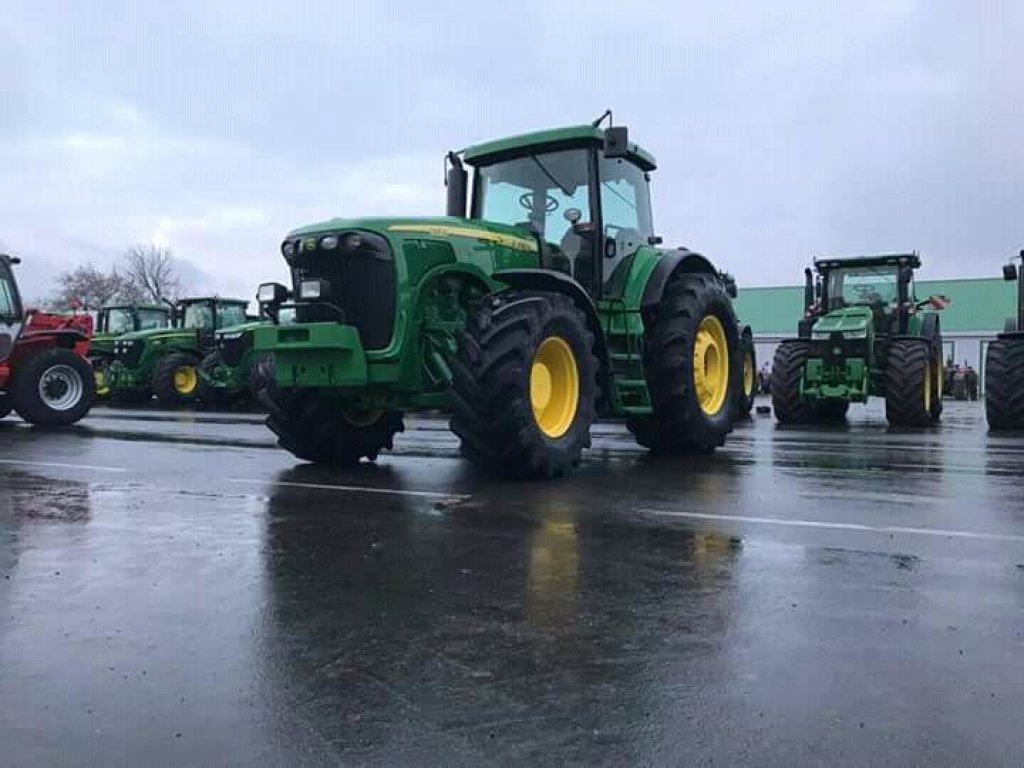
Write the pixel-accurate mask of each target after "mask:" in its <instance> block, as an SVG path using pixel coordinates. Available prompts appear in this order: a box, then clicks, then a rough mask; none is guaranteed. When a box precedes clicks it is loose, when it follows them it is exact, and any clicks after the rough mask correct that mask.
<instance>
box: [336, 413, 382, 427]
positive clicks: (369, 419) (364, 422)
mask: <svg viewBox="0 0 1024 768" xmlns="http://www.w3.org/2000/svg"><path fill="white" fill-rule="evenodd" d="M341 415H342V416H343V417H344V418H345V421H347V422H348V423H349V424H351V425H352V426H353V427H372V426H373V425H374V424H376V423H377V420H378V419H379V418H380V417H381V416H383V415H384V411H381V410H375V411H342V414H341Z"/></svg>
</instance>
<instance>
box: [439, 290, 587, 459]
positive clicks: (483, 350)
mask: <svg viewBox="0 0 1024 768" xmlns="http://www.w3.org/2000/svg"><path fill="white" fill-rule="evenodd" d="M452 372H453V374H454V378H453V381H452V419H451V428H452V431H453V432H455V434H456V435H458V436H459V438H460V440H461V441H462V454H463V456H466V457H467V458H469V459H470V460H471V461H473V462H474V463H477V464H479V465H481V466H483V467H484V468H485V469H487V470H489V471H491V472H495V473H498V474H502V475H507V476H513V477H524V478H526V477H529V478H550V477H559V476H562V475H565V474H566V473H567V472H569V471H570V470H571V469H572V468H573V467H575V466H577V465H579V463H580V458H581V455H582V453H583V449H584V448H585V447H589V446H590V426H591V424H593V422H594V419H595V418H596V414H597V411H596V408H597V398H598V384H597V373H598V361H597V357H596V356H595V354H594V336H593V334H592V333H591V332H590V329H589V328H588V327H587V320H586V316H585V315H584V314H583V313H582V312H581V311H580V310H579V308H578V307H577V306H576V305H575V304H574V303H573V301H572V299H570V298H569V297H568V296H563V295H561V294H558V293H547V292H526V291H507V292H505V293H501V294H498V295H496V296H491V297H489V298H487V299H486V300H485V301H484V303H483V305H482V306H481V307H480V308H479V309H478V310H477V311H475V312H474V313H473V314H472V315H471V316H470V319H469V322H468V323H467V324H466V329H465V331H464V332H463V333H461V334H460V337H459V351H458V356H457V359H456V360H455V361H454V362H453V363H452Z"/></svg>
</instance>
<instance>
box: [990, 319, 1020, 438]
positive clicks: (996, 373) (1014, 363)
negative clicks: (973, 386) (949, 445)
mask: <svg viewBox="0 0 1024 768" xmlns="http://www.w3.org/2000/svg"><path fill="white" fill-rule="evenodd" d="M985 416H986V418H987V419H988V426H989V429H993V430H1004V429H1005V430H1011V429H1012V430H1017V429H1024V335H1019V336H1016V337H1010V338H1001V339H996V340H995V341H993V342H992V343H991V344H989V345H988V351H987V352H986V353H985Z"/></svg>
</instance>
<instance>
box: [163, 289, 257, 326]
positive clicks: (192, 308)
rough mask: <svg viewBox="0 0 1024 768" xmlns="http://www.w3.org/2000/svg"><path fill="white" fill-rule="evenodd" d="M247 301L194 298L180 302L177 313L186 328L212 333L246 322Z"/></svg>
mask: <svg viewBox="0 0 1024 768" xmlns="http://www.w3.org/2000/svg"><path fill="white" fill-rule="evenodd" d="M248 305H249V303H248V302H247V301H242V300H241V299H220V298H216V297H213V298H193V299H182V300H181V301H179V302H178V305H177V307H176V309H175V315H176V317H177V318H178V321H179V322H180V323H181V327H182V328H184V329H186V330H196V331H199V332H201V333H203V334H206V333H209V334H212V333H213V332H214V331H216V330H218V329H220V328H227V327H229V326H232V325H242V324H243V323H245V322H246V314H245V310H246V307H247V306H248Z"/></svg>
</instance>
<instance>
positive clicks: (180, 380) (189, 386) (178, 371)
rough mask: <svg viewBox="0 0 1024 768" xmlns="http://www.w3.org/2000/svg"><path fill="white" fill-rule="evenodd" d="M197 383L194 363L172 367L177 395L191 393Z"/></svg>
mask: <svg viewBox="0 0 1024 768" xmlns="http://www.w3.org/2000/svg"><path fill="white" fill-rule="evenodd" d="M198 383H199V378H198V377H197V376H196V368H195V366H194V365H179V366H178V367H177V368H175V369H174V391H175V392H177V393H178V394H179V395H191V394H192V393H193V392H195V389H196V384H198Z"/></svg>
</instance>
